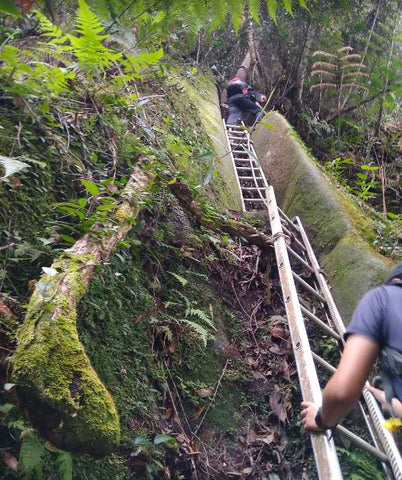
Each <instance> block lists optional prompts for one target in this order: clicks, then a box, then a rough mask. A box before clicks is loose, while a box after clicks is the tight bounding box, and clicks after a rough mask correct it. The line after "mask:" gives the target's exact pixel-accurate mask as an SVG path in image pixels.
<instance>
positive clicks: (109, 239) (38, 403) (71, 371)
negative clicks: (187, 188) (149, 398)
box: [12, 167, 149, 456]
mask: <svg viewBox="0 0 402 480" xmlns="http://www.w3.org/2000/svg"><path fill="white" fill-rule="evenodd" d="M148 182H149V180H148V177H147V176H146V175H145V174H144V173H143V172H142V171H141V170H140V168H139V167H136V168H135V169H134V173H133V174H132V176H131V178H130V180H129V182H128V183H127V186H126V188H125V190H124V192H123V194H122V202H121V203H120V205H119V206H118V208H117V209H116V210H115V211H114V212H113V213H111V214H110V220H109V222H108V223H107V224H106V225H101V224H96V225H94V226H93V228H92V229H91V231H90V232H89V233H87V234H86V235H84V236H83V237H82V238H81V239H80V240H78V241H77V242H76V243H75V244H74V245H73V247H71V248H69V249H68V250H65V251H64V252H63V253H62V254H61V255H60V256H59V257H58V258H57V259H56V260H55V261H54V262H53V265H52V269H53V270H54V272H53V273H54V274H53V275H52V274H45V275H42V277H41V278H40V280H39V281H38V283H37V284H36V288H35V290H34V292H33V294H32V297H31V300H30V302H29V305H28V309H27V313H26V318H25V322H24V324H23V326H22V327H21V328H20V330H19V332H18V334H17V341H18V346H17V350H16V353H15V355H14V357H13V359H12V365H13V369H14V371H13V378H14V382H15V383H17V384H18V394H19V397H20V399H21V401H22V404H23V406H24V408H25V409H26V411H27V416H28V417H29V418H30V420H31V421H32V423H33V424H34V426H35V427H37V428H38V429H39V431H40V432H41V433H42V434H43V435H45V436H46V438H48V439H49V440H50V441H51V442H52V443H54V444H55V445H57V446H58V447H60V448H63V449H67V450H74V451H84V452H88V453H91V454H93V455H95V456H101V455H104V454H106V453H107V452H110V451H111V450H112V449H113V448H114V447H115V446H116V445H117V444H118V443H119V440H120V426H119V418H118V414H117V410H116V407H115V405H114V403H113V400H112V397H111V395H110V394H109V392H108V391H107V390H106V388H105V386H104V385H103V384H102V382H101V380H100V379H99V378H98V376H97V374H96V372H95V371H94V369H93V368H92V366H91V363H90V361H89V358H88V357H87V355H86V353H85V350H84V347H83V345H82V344H81V342H80V340H79V337H78V332H77V326H76V320H77V305H78V303H79V301H80V300H81V298H82V297H83V295H84V294H85V292H86V290H87V288H88V285H89V282H90V280H91V278H92V277H93V275H94V272H95V268H96V266H97V265H99V264H100V263H101V262H102V261H105V260H107V259H108V258H109V257H110V256H111V254H112V252H113V250H114V249H115V247H116V246H117V245H118V243H119V242H121V241H122V240H123V239H124V238H125V237H126V235H127V233H128V232H129V231H130V229H131V228H132V224H133V219H135V218H136V216H137V215H138V213H139V211H140V208H141V200H142V199H143V198H144V196H145V195H146V192H145V190H146V187H147V185H148Z"/></svg>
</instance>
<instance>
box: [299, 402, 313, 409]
mask: <svg viewBox="0 0 402 480" xmlns="http://www.w3.org/2000/svg"><path fill="white" fill-rule="evenodd" d="M300 405H301V407H302V408H307V407H309V406H310V405H314V402H307V401H303V402H301V404H300Z"/></svg>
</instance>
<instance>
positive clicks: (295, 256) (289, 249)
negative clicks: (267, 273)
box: [286, 245, 315, 273]
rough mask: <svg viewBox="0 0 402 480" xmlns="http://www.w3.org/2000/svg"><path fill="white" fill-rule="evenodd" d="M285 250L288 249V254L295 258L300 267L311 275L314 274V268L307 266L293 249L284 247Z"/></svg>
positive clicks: (287, 246)
mask: <svg viewBox="0 0 402 480" xmlns="http://www.w3.org/2000/svg"><path fill="white" fill-rule="evenodd" d="M286 248H287V249H288V252H289V253H290V254H291V255H292V256H293V257H294V258H296V260H297V261H299V262H300V263H301V264H302V265H304V266H305V267H306V268H307V269H308V270H309V271H310V272H311V273H315V271H314V268H313V267H312V266H311V265H309V264H308V263H307V262H306V261H305V260H303V258H302V257H301V256H300V255H299V254H298V253H297V252H295V251H294V250H293V248H291V247H289V245H286Z"/></svg>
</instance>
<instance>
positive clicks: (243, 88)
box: [226, 77, 267, 125]
mask: <svg viewBox="0 0 402 480" xmlns="http://www.w3.org/2000/svg"><path fill="white" fill-rule="evenodd" d="M226 91H227V96H228V102H229V116H228V118H227V120H226V124H227V125H237V124H238V123H239V122H240V120H241V116H242V114H243V113H251V114H253V115H254V117H255V120H256V121H259V120H261V119H262V117H263V115H264V112H263V109H262V106H261V103H264V102H265V101H266V100H267V97H266V96H265V95H262V94H261V93H259V92H257V91H256V90H254V89H253V88H252V87H251V86H250V85H248V84H247V83H246V82H245V81H244V80H242V79H241V78H240V77H234V78H232V79H231V80H229V82H228V86H227V88H226Z"/></svg>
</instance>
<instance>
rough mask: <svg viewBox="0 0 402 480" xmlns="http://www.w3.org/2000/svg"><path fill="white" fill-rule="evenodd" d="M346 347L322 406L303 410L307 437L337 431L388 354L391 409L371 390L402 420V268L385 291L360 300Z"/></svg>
mask: <svg viewBox="0 0 402 480" xmlns="http://www.w3.org/2000/svg"><path fill="white" fill-rule="evenodd" d="M345 341H346V343H345V347H344V351H343V354H342V358H341V360H340V362H339V365H338V368H337V370H336V372H335V373H334V375H333V376H332V377H331V378H330V380H329V382H328V383H327V385H326V387H325V390H324V393H323V400H322V406H321V407H320V406H319V405H317V404H315V403H313V402H302V404H301V405H302V414H301V415H302V424H303V426H304V428H305V429H306V430H308V431H323V430H326V429H329V428H333V427H334V426H335V425H336V424H337V423H338V422H339V420H341V419H342V418H343V417H344V416H345V415H346V414H347V413H348V411H349V410H350V408H351V407H352V406H353V404H354V403H356V401H357V400H358V399H359V397H360V395H361V393H362V390H363V388H364V384H365V382H366V380H367V378H368V376H369V374H370V371H371V369H372V367H373V365H374V362H375V361H376V359H377V357H378V356H379V355H381V357H382V361H383V363H384V361H386V360H387V353H388V354H389V355H388V356H390V357H391V364H392V365H391V367H390V369H391V370H389V369H386V371H387V374H389V375H387V376H388V377H389V379H390V383H391V391H392V393H393V395H391V396H393V397H394V398H392V404H390V401H391V398H390V397H389V398H388V399H387V398H386V397H387V395H386V394H385V392H384V391H383V390H380V389H378V388H375V387H373V386H369V387H367V388H368V389H369V391H370V392H371V393H372V394H373V395H374V396H375V398H376V399H377V400H378V401H379V402H380V403H381V405H382V408H383V409H384V410H386V411H388V412H390V411H391V412H392V415H393V416H397V417H401V418H402V403H401V401H402V262H401V263H399V264H398V265H397V266H396V267H395V268H394V269H393V270H392V271H391V273H390V274H389V275H388V277H387V278H386V280H385V283H384V285H381V286H379V287H376V288H373V289H372V290H369V291H368V292H367V293H366V294H365V295H364V296H363V298H362V299H361V300H360V302H359V304H358V305H357V307H356V309H355V311H354V313H353V316H352V320H351V322H350V324H349V326H348V328H347V330H346V333H345ZM384 353H385V357H384ZM394 367H395V368H394ZM384 371H385V370H384ZM386 390H387V389H386ZM387 400H388V401H387Z"/></svg>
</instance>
